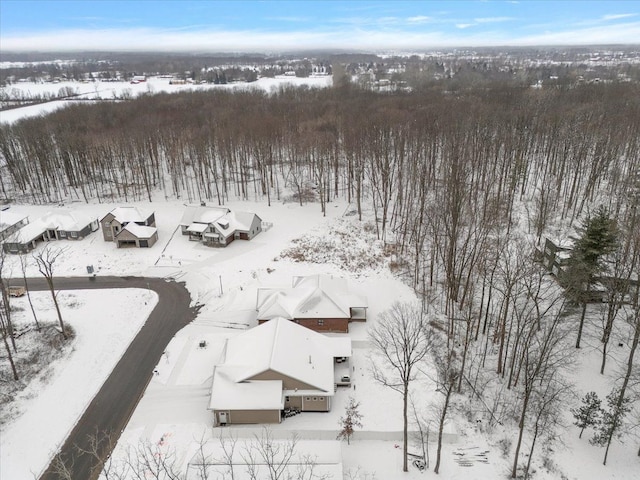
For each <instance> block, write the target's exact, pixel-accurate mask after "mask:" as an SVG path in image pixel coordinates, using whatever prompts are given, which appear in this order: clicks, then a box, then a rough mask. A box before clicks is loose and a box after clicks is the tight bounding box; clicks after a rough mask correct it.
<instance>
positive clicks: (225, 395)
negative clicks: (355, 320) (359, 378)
mask: <svg viewBox="0 0 640 480" xmlns="http://www.w3.org/2000/svg"><path fill="white" fill-rule="evenodd" d="M347 343H348V349H349V350H350V347H351V339H349V338H344V337H343V338H336V337H327V336H325V335H322V334H321V333H318V332H314V331H313V330H310V329H308V328H306V327H303V326H300V325H298V324H296V323H294V322H291V321H289V320H286V319H284V318H276V319H273V320H271V321H269V322H266V323H263V324H262V325H259V326H257V327H255V328H252V329H250V330H246V331H244V332H242V333H240V334H238V335H236V336H235V337H232V338H229V339H228V340H227V345H226V352H225V358H224V361H223V363H222V364H220V365H218V366H216V368H215V370H214V378H213V386H212V388H211V401H210V408H212V409H220V408H233V409H241V408H249V407H247V405H254V406H253V407H251V408H256V407H255V403H254V398H255V397H257V398H261V397H262V396H263V395H266V396H265V397H264V398H265V401H264V405H266V404H269V405H271V406H272V407H273V405H275V403H276V401H275V393H274V392H275V389H276V387H275V386H273V384H274V383H277V385H278V386H277V389H278V392H279V394H280V396H282V391H283V388H287V387H286V385H284V383H286V382H287V381H288V380H289V379H291V380H293V381H295V382H299V383H300V384H305V385H307V386H309V388H308V390H309V391H315V392H316V393H320V392H322V394H323V395H325V396H332V395H333V393H334V371H333V368H334V362H333V358H334V352H336V351H341V352H342V351H345V350H346V348H347ZM340 356H346V355H340ZM265 372H272V373H275V374H276V375H279V376H281V377H282V378H281V379H279V380H266V381H265V380H259V379H256V378H259V376H260V374H262V373H265ZM266 384H271V386H266ZM238 385H241V386H238ZM246 397H254V398H246ZM258 403H259V404H260V405H263V403H262V401H258ZM222 404H224V405H226V406H224V407H221V406H220V405H222ZM238 405H240V406H242V407H240V406H238ZM261 408H267V407H264V406H263V407H261ZM274 408H275V407H274ZM278 408H281V407H278Z"/></svg>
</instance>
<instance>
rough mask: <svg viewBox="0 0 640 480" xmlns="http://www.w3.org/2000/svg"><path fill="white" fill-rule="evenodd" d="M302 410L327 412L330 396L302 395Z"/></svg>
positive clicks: (329, 406)
mask: <svg viewBox="0 0 640 480" xmlns="http://www.w3.org/2000/svg"><path fill="white" fill-rule="evenodd" d="M301 398H302V408H301V411H303V412H328V411H329V410H330V409H331V402H330V401H329V398H330V397H327V396H323V395H303V396H302V397H301Z"/></svg>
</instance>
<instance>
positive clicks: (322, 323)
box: [318, 318, 324, 327]
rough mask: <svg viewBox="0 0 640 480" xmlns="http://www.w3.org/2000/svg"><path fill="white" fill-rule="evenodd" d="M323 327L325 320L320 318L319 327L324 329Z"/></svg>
mask: <svg viewBox="0 0 640 480" xmlns="http://www.w3.org/2000/svg"><path fill="white" fill-rule="evenodd" d="M323 325H324V319H322V318H319V319H318V326H319V327H322V326H323Z"/></svg>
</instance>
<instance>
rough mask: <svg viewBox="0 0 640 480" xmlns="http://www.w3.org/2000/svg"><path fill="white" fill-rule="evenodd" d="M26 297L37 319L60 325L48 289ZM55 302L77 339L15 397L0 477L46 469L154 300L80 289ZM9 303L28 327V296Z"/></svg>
mask: <svg viewBox="0 0 640 480" xmlns="http://www.w3.org/2000/svg"><path fill="white" fill-rule="evenodd" d="M31 297H32V299H33V302H34V307H35V309H36V313H37V314H38V317H39V320H40V321H41V322H43V321H48V322H57V318H56V314H55V310H54V309H53V307H52V301H51V295H50V293H49V292H32V293H31ZM141 299H144V302H141V301H140V300H141ZM59 301H60V304H61V310H62V315H63V319H64V320H65V322H67V323H68V324H69V325H71V326H72V327H73V329H74V330H75V332H76V338H75V340H74V341H73V343H72V346H71V348H70V350H69V351H68V354H67V356H66V357H64V358H60V359H59V360H57V361H55V362H54V363H52V364H51V365H49V366H47V367H46V368H45V370H44V371H42V372H41V374H40V375H39V377H38V378H36V379H34V380H33V381H31V382H30V383H29V385H28V386H27V387H26V388H25V389H24V390H23V391H22V392H21V393H20V394H19V396H18V397H17V398H16V400H15V402H14V409H15V410H16V411H15V413H14V415H15V417H14V419H13V420H12V421H9V422H8V423H7V424H5V425H3V426H2V435H1V436H0V478H2V479H5V478H6V479H16V480H18V479H25V480H26V479H29V478H33V476H34V475H36V476H37V475H39V474H40V472H41V471H42V470H43V469H44V468H45V467H46V466H47V465H48V463H49V460H50V458H51V456H53V455H54V454H55V453H56V450H57V448H58V447H59V445H60V444H61V443H62V442H63V441H64V440H65V439H66V437H67V435H68V433H69V431H70V430H71V429H72V428H73V426H74V425H75V423H76V421H77V420H78V418H79V417H80V415H82V413H83V412H84V410H85V408H86V407H87V405H88V404H89V402H90V401H91V399H92V398H93V395H94V394H95V393H96V392H97V391H98V389H99V388H100V387H101V386H102V384H103V383H104V380H105V379H106V377H107V376H108V375H109V374H110V373H111V371H112V369H113V367H114V365H115V364H116V363H117V362H118V360H120V357H121V356H122V354H123V352H124V351H125V350H126V348H127V347H128V346H129V343H130V342H131V340H132V339H133V337H134V336H135V335H136V333H137V332H138V331H139V330H140V328H141V327H142V325H143V324H144V322H145V321H146V319H147V316H148V315H149V313H150V312H151V310H152V309H153V307H154V306H155V304H156V303H157V296H156V294H155V293H154V292H149V291H146V290H142V291H140V290H136V289H125V290H101V291H99V290H79V291H74V292H62V293H60V294H59ZM12 305H14V306H16V307H18V310H16V311H15V312H14V322H15V324H16V325H17V326H20V325H25V324H32V323H33V319H32V315H31V310H30V308H29V306H28V303H27V298H26V296H24V297H20V298H17V299H14V300H12ZM132 311H134V312H136V314H135V315H131V312H132ZM18 345H20V344H18ZM5 407H6V406H5V405H3V409H4V408H5Z"/></svg>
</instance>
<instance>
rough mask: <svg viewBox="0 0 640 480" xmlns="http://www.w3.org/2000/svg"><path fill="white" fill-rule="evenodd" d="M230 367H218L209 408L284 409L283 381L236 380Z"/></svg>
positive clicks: (214, 373)
mask: <svg viewBox="0 0 640 480" xmlns="http://www.w3.org/2000/svg"><path fill="white" fill-rule="evenodd" d="M232 376H233V375H229V372H228V369H224V368H216V369H215V370H214V372H213V385H214V388H212V394H211V400H210V402H209V408H210V409H211V410H282V409H283V408H284V394H283V393H282V381H280V380H258V381H254V382H235V381H234V380H233V378H232Z"/></svg>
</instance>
